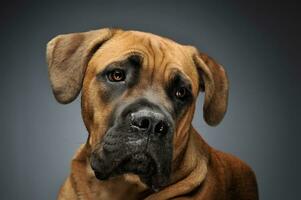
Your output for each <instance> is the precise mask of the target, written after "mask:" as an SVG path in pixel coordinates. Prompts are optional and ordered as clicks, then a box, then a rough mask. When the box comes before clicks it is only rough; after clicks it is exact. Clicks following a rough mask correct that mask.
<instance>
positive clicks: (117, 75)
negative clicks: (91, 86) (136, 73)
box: [107, 69, 125, 82]
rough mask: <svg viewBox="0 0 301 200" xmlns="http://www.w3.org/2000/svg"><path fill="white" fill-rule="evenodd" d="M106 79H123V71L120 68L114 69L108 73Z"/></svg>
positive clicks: (116, 80)
mask: <svg viewBox="0 0 301 200" xmlns="http://www.w3.org/2000/svg"><path fill="white" fill-rule="evenodd" d="M107 76H108V79H109V80H110V81H112V82H120V81H124V79H125V73H124V71H123V70H121V69H114V70H112V71H110V72H109V73H108V75H107Z"/></svg>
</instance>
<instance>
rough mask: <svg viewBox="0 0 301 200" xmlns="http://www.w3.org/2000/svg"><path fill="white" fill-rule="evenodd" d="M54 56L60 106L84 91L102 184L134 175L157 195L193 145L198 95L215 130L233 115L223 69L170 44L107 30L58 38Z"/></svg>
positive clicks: (53, 45)
mask: <svg viewBox="0 0 301 200" xmlns="http://www.w3.org/2000/svg"><path fill="white" fill-rule="evenodd" d="M47 56H48V64H49V74H50V80H51V83H52V87H53V91H54V94H55V96H56V98H57V100H58V101H59V102H62V103H68V102H70V101H72V100H73V99H74V98H75V97H76V96H77V94H78V93H79V91H80V90H81V91H82V115H83V119H84V122H85V125H86V127H87V129H88V132H89V138H88V144H89V146H90V147H91V150H92V151H91V156H90V164H91V167H92V169H93V170H94V172H95V175H96V177H97V178H99V179H101V180H106V179H108V178H110V177H113V176H117V175H121V174H125V173H134V174H136V175H138V176H139V177H140V179H141V181H142V182H144V183H145V184H146V185H148V186H149V187H151V188H153V189H154V190H157V189H159V188H161V187H163V186H165V185H167V184H168V183H169V180H170V175H171V173H172V171H173V163H174V161H175V160H176V159H177V157H178V155H179V154H180V153H181V151H182V150H183V149H184V147H185V144H186V143H187V141H188V138H189V129H190V128H191V121H192V118H193V114H194V109H195V102H196V98H197V96H198V92H199V91H204V90H205V91H206V93H205V94H206V96H205V103H204V117H205V120H206V121H207V123H208V124H210V125H216V124H217V123H218V122H219V121H220V120H221V119H222V118H223V115H224V113H225V111H226V104H227V92H228V84H227V78H226V75H225V72H224V70H223V69H222V68H221V66H219V65H218V64H216V63H215V62H214V61H213V60H212V59H211V58H209V57H207V56H205V55H203V54H199V53H198V52H197V50H196V49H195V48H193V47H190V46H183V45H180V44H177V43H175V42H173V41H171V40H168V39H166V38H162V37H159V36H156V35H152V34H149V33H142V32H136V31H121V30H109V29H101V30H98V31H93V32H86V33H78V34H69V35H63V36H59V37H57V38H55V39H53V40H52V41H51V42H50V43H49V44H48V49H47ZM81 88H82V89H81Z"/></svg>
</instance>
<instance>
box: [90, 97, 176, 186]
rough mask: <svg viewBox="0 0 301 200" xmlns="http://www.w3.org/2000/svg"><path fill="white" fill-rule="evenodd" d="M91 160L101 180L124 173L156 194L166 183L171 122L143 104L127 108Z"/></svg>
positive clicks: (169, 158)
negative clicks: (136, 176) (133, 177)
mask: <svg viewBox="0 0 301 200" xmlns="http://www.w3.org/2000/svg"><path fill="white" fill-rule="evenodd" d="M115 116H117V117H116V119H115V120H114V123H113V125H112V127H110V128H109V129H108V131H107V133H106V134H105V136H104V138H103V140H102V142H101V143H100V145H99V148H97V149H96V150H95V151H93V153H92V156H91V167H92V169H93V170H94V172H95V175H96V177H97V178H98V179H100V180H106V179H108V178H110V177H113V176H117V175H121V174H124V173H134V174H137V175H138V176H139V177H140V179H141V181H143V182H144V183H145V184H147V185H148V186H149V187H151V188H152V189H153V190H155V191H156V190H158V189H160V188H162V187H164V186H166V185H167V184H168V182H169V178H170V173H171V161H172V137H173V129H174V126H173V120H172V118H171V116H170V115H169V114H168V113H167V112H164V111H163V109H162V108H160V107H159V106H157V105H154V104H152V103H149V102H148V101H146V100H141V101H136V102H134V103H132V104H130V105H128V106H126V107H125V108H124V109H123V110H122V112H120V114H118V113H117V114H115Z"/></svg>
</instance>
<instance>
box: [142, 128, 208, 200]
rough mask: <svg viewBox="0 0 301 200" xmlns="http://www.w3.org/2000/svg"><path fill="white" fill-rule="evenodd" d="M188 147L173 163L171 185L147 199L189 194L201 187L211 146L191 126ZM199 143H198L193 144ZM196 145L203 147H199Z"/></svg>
mask: <svg viewBox="0 0 301 200" xmlns="http://www.w3.org/2000/svg"><path fill="white" fill-rule="evenodd" d="M187 135H189V138H188V141H187V143H186V144H185V146H186V148H184V149H183V151H182V152H180V154H179V156H178V157H177V158H176V159H175V161H174V164H173V172H172V175H171V182H170V186H167V187H166V188H164V189H162V190H161V191H160V192H158V193H154V194H152V195H150V196H149V197H148V198H146V199H147V200H153V199H154V200H155V199H170V198H172V197H176V196H180V195H183V194H188V193H189V192H191V191H193V190H194V189H195V188H197V187H199V186H200V185H201V183H202V182H203V181H204V179H205V178H206V174H207V162H208V159H209V151H210V149H209V146H208V145H207V144H206V143H205V141H204V140H203V139H202V137H201V136H200V135H199V134H198V133H197V132H196V130H195V129H194V128H193V127H191V128H190V130H189V134H187ZM193 143H197V144H193ZM196 147H198V148H199V147H201V148H200V149H197V148H196Z"/></svg>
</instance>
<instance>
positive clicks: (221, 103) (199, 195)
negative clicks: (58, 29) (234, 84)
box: [47, 29, 258, 200]
mask: <svg viewBox="0 0 301 200" xmlns="http://www.w3.org/2000/svg"><path fill="white" fill-rule="evenodd" d="M133 52H135V53H139V54H141V55H143V57H144V60H143V63H142V66H143V69H142V73H141V76H142V77H141V78H140V82H139V83H138V84H137V85H136V86H135V87H134V88H131V89H130V90H128V91H126V92H125V93H124V94H123V95H122V96H121V97H118V99H114V100H112V101H111V102H109V103H105V102H102V101H101V100H100V94H103V93H106V92H110V91H106V88H105V87H104V86H102V85H101V84H100V83H99V82H97V80H96V74H97V73H98V72H100V71H102V70H103V69H104V67H105V66H107V65H108V64H109V63H112V62H114V61H118V60H122V59H123V58H125V57H126V56H127V55H129V54H131V53H133ZM47 59H48V64H49V76H50V81H51V85H52V88H53V91H54V95H55V97H56V99H57V100H58V101H59V102H61V103H68V102H70V101H72V100H73V99H74V98H76V96H77V95H78V94H79V92H80V91H82V116H83V120H84V123H85V125H86V127H87V130H88V132H89V135H88V140H87V142H86V144H84V145H83V146H82V147H81V148H80V149H79V151H78V152H77V153H76V155H75V156H74V158H73V160H72V164H71V174H70V176H69V177H68V178H67V180H66V182H65V183H64V184H63V186H62V188H61V190H60V192H59V196H58V199H88V200H89V199H91V200H93V199H104V200H106V199H110V200H111V199H147V200H157V199H204V200H205V199H218V200H230V199H231V200H233V199H237V200H238V199H240V200H256V199H258V196H257V186H256V180H255V175H254V173H253V172H252V170H251V169H250V168H249V167H248V166H247V165H246V164H244V163H243V162H242V161H240V160H239V159H238V158H235V157H233V156H231V155H228V154H225V153H222V152H219V151H216V150H214V149H213V148H212V147H210V146H209V145H207V144H206V142H205V141H204V140H203V139H202V138H201V137H200V135H199V134H198V133H197V132H196V130H195V129H194V128H193V127H192V125H191V121H192V118H193V115H194V111H195V103H196V98H197V96H198V93H199V91H202V88H200V82H203V83H204V89H205V102H204V107H203V111H204V119H205V120H206V122H207V123H208V124H209V125H217V124H218V123H219V122H220V121H221V120H222V118H223V116H224V114H225V112H226V108H227V98H228V80H227V76H226V73H225V71H224V69H223V67H222V66H221V65H219V64H217V63H216V62H215V61H214V60H213V59H212V58H210V57H208V56H207V55H205V54H204V53H199V52H198V51H197V50H196V49H195V48H194V47H191V46H184V45H180V44H178V43H176V42H174V41H172V40H169V39H167V38H163V37H159V36H157V35H153V34H150V33H143V32H137V31H122V30H110V29H100V30H96V31H91V32H85V33H73V34H67V35H61V36H58V37H56V38H54V39H53V40H51V41H50V42H49V43H48V46H47ZM175 70H178V71H181V72H182V73H184V74H185V75H186V78H187V79H189V80H190V81H191V83H192V93H193V103H192V105H191V106H190V107H189V108H187V109H186V110H185V112H184V113H183V114H182V115H181V118H180V119H179V120H178V121H177V122H176V130H175V133H174V138H173V147H174V148H173V151H174V152H173V160H172V174H171V181H170V184H169V185H168V186H166V187H165V188H163V189H161V190H160V191H159V192H156V193H154V192H152V191H151V190H150V189H149V188H148V187H147V186H146V185H145V184H143V183H142V182H141V181H140V179H139V177H138V176H136V175H133V174H125V175H122V176H118V177H115V178H111V179H109V180H106V181H99V180H98V179H96V178H95V176H94V173H93V171H92V169H91V167H90V164H89V158H90V155H91V152H92V150H93V149H95V148H96V147H97V145H99V142H100V141H101V140H102V138H103V136H104V134H105V132H106V130H107V128H108V127H107V126H108V118H109V116H110V113H111V112H112V110H113V108H114V106H115V105H116V103H117V102H118V100H120V99H122V100H123V101H124V102H127V101H131V100H133V98H137V97H139V96H142V95H144V96H146V97H147V98H152V96H153V95H158V97H160V98H161V99H160V102H166V105H164V106H165V107H166V108H167V109H171V108H168V107H169V106H170V104H168V101H169V100H168V97H167V95H166V94H165V92H164V90H163V86H164V85H165V84H166V82H167V81H168V80H169V78H170V76H171V74H172V73H173V71H175ZM148 88H152V89H153V90H152V91H156V94H152V93H147V92H146V91H149V90H146V89H148ZM163 104H164V103H163Z"/></svg>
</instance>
